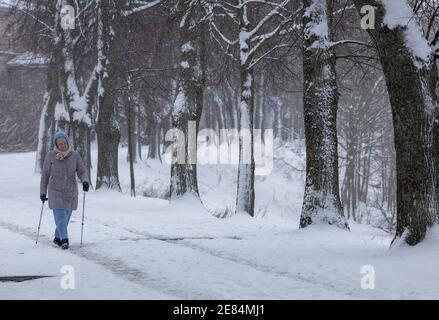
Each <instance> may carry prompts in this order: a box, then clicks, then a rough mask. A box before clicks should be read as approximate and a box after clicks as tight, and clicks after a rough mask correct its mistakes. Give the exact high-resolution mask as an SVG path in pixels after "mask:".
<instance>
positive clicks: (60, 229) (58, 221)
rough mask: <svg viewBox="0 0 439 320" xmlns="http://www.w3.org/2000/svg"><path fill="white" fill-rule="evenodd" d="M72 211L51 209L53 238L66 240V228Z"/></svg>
mask: <svg viewBox="0 0 439 320" xmlns="http://www.w3.org/2000/svg"><path fill="white" fill-rule="evenodd" d="M71 215H72V210H66V209H53V217H54V218H55V225H56V229H55V238H59V239H61V240H63V239H68V238H69V236H68V233H67V226H68V225H69V221H70V216H71Z"/></svg>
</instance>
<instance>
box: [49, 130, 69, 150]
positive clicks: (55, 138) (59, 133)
mask: <svg viewBox="0 0 439 320" xmlns="http://www.w3.org/2000/svg"><path fill="white" fill-rule="evenodd" d="M59 138H63V139H64V140H66V141H67V144H68V145H69V147H70V146H72V141H71V140H70V138H69V136H68V135H67V133H65V132H64V131H58V132H57V133H55V135H54V136H53V144H54V145H55V146H56V147H57V148H58V145H57V144H56V140H58V139H59Z"/></svg>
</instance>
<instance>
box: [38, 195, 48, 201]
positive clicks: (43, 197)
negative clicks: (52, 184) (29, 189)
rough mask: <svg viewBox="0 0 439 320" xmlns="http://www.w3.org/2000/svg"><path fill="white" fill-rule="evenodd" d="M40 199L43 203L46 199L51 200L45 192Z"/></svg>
mask: <svg viewBox="0 0 439 320" xmlns="http://www.w3.org/2000/svg"><path fill="white" fill-rule="evenodd" d="M40 199H41V201H42V202H43V203H44V202H45V201H47V200H49V199H47V198H46V195H45V194H42V195H41V196H40Z"/></svg>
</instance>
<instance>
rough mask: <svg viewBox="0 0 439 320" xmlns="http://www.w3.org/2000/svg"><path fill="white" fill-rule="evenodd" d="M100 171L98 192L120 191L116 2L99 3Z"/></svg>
mask: <svg viewBox="0 0 439 320" xmlns="http://www.w3.org/2000/svg"><path fill="white" fill-rule="evenodd" d="M97 5H98V99H97V102H98V119H97V125H96V133H97V138H98V168H97V181H96V189H100V188H102V187H105V188H108V189H116V190H118V191H120V190H121V189H120V183H119V172H118V152H119V149H118V147H119V141H120V128H119V124H118V122H117V119H116V97H115V96H114V93H115V91H116V90H115V89H116V70H115V67H116V66H115V64H116V63H117V60H116V54H115V45H114V32H115V25H114V24H115V19H116V18H115V16H117V13H118V12H117V11H118V9H117V8H115V6H116V5H115V4H114V3H113V2H112V1H108V2H107V1H98V4H97Z"/></svg>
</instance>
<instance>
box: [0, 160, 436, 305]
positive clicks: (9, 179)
mask: <svg viewBox="0 0 439 320" xmlns="http://www.w3.org/2000/svg"><path fill="white" fill-rule="evenodd" d="M33 156H34V154H33V153H25V154H6V155H5V154H3V155H0V167H1V168H8V170H3V171H2V173H0V178H1V181H2V184H1V186H0V188H1V189H0V203H1V207H0V276H15V275H38V274H40V275H53V276H55V277H53V278H44V279H37V280H32V281H26V282H21V283H12V282H8V283H2V284H1V285H0V298H10V299H13V298H21V297H23V298H63V299H72V298H110V299H111V298H141V299H161V298H176V299H295V298H299V299H306V298H335V299H358V298H360V299H364V298H371V299H381V298H438V297H439V291H438V290H437V287H438V285H439V252H438V239H439V237H437V236H436V235H432V237H431V239H428V240H427V241H426V242H425V243H424V244H422V245H421V246H419V247H417V248H416V249H414V248H398V249H396V250H391V251H389V250H388V244H389V241H390V239H391V238H390V236H389V235H387V234H384V233H383V232H381V231H379V230H376V229H372V228H370V227H367V226H361V225H355V224H352V225H351V227H352V230H353V231H352V232H351V233H348V232H345V231H340V230H337V229H334V228H330V227H329V228H327V227H322V228H319V227H315V228H310V229H309V230H301V231H299V230H297V229H296V227H295V225H294V224H293V223H291V221H290V220H289V221H287V220H277V219H250V218H247V217H234V218H232V219H216V218H213V217H211V216H209V214H208V213H207V212H206V211H204V210H203V209H202V208H200V207H198V206H196V205H194V204H192V203H190V202H184V203H181V204H179V205H178V206H175V205H171V206H169V205H168V204H167V202H166V201H164V200H160V199H153V198H145V197H137V198H135V199H133V198H131V197H129V196H127V195H121V194H118V193H114V192H109V191H99V192H93V191H92V192H89V193H88V194H87V198H86V200H87V202H86V203H87V204H86V220H85V232H84V246H83V247H82V248H81V247H79V236H80V227H81V226H80V219H81V211H80V210H79V211H76V212H75V213H74V215H73V217H72V223H71V225H70V229H69V232H70V239H71V249H70V250H68V251H62V250H60V249H59V248H55V246H54V245H53V244H52V243H51V240H52V234H53V221H52V216H51V212H50V210H48V208H47V206H46V207H45V210H44V215H43V223H42V229H41V238H40V243H39V244H38V245H37V246H35V243H34V242H35V235H36V227H37V224H38V217H39V213H40V209H41V203H40V201H39V199H38V183H39V176H38V175H35V174H33V173H32V165H33V159H34V158H33ZM79 200H80V202H81V201H82V195H81V196H80V199H79ZM66 264H68V265H72V266H73V267H74V268H75V274H76V279H77V280H76V289H75V290H62V289H61V288H60V284H59V283H60V278H61V276H62V275H60V268H61V267H62V266H63V265H66ZM364 265H371V266H373V267H374V269H375V273H376V288H375V289H374V290H363V289H362V288H361V286H360V281H361V278H362V277H363V275H362V274H361V273H360V270H361V267H362V266H364Z"/></svg>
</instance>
